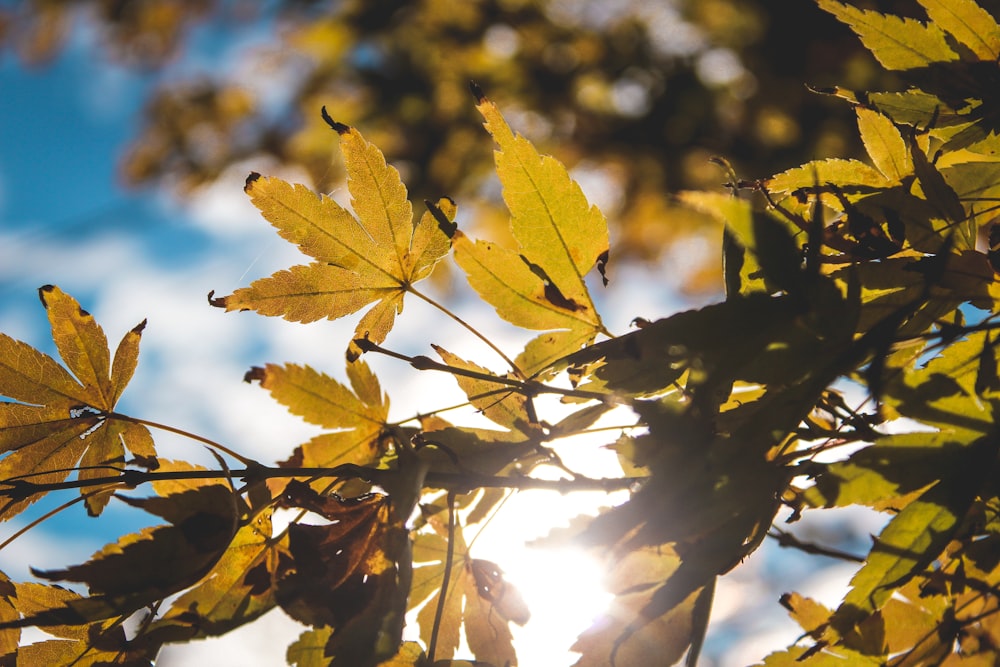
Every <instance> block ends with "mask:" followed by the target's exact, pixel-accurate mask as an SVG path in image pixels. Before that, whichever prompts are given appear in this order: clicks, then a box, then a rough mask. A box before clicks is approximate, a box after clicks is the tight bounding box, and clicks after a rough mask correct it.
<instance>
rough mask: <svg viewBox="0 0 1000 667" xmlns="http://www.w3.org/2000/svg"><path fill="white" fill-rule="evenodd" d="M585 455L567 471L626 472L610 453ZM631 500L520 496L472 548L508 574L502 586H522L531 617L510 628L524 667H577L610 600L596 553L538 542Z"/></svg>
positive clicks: (574, 495) (600, 450)
mask: <svg viewBox="0 0 1000 667" xmlns="http://www.w3.org/2000/svg"><path fill="white" fill-rule="evenodd" d="M585 449H586V450H589V451H586V452H585V454H584V457H585V458H586V461H573V463H572V464H571V465H570V467H571V468H572V469H573V470H576V471H578V472H580V473H581V474H587V475H592V476H614V475H620V474H621V470H620V467H619V466H618V462H617V458H616V456H615V454H614V453H613V452H611V451H609V450H607V449H603V448H598V447H593V448H591V447H580V448H578V449H577V451H578V452H581V453H583V451H584V450H585ZM571 458H576V457H571ZM567 463H569V462H568V461H567ZM547 472H548V471H547V470H544V469H540V470H537V471H535V473H534V475H535V476H538V477H542V476H545V477H548V476H550V475H547V474H546V473H547ZM551 476H553V477H554V476H557V475H555V474H553V475H551ZM627 495H628V494H627V492H625V491H622V492H616V493H613V494H610V495H609V494H606V493H604V492H577V493H570V494H567V495H559V494H557V493H555V492H552V491H522V492H517V493H514V494H513V495H512V496H511V497H509V498H508V499H507V501H506V502H505V503H504V504H503V506H502V507H501V508H500V509H499V510H498V511H497V513H496V514H495V515H494V516H493V518H492V519H491V520H490V521H489V522H488V523H487V524H486V525H485V526H484V527H483V528H482V530H481V531H480V532H479V534H478V535H477V536H476V537H475V539H474V541H473V542H472V543H471V545H470V550H469V552H470V555H471V556H472V557H473V558H484V559H488V560H490V561H493V562H494V563H496V564H497V565H498V566H499V567H500V568H501V569H502V570H503V573H504V578H505V581H506V582H507V583H508V585H512V586H515V587H516V588H517V590H518V591H519V592H520V594H521V596H522V597H523V599H524V601H525V603H526V604H527V606H528V609H529V611H530V612H531V619H530V620H529V621H528V622H527V623H525V624H524V625H523V626H520V627H519V626H515V625H513V624H511V631H512V633H513V635H514V642H515V646H517V651H518V659H519V662H520V663H521V664H524V665H553V666H554V667H558V666H560V665H566V666H569V665H572V664H574V663H575V662H576V661H577V659H578V658H579V655H578V654H576V653H573V652H572V651H570V650H569V649H570V647H571V646H572V645H573V643H574V642H575V641H576V638H577V637H578V636H579V634H580V633H581V632H583V631H584V630H586V629H587V628H588V627H590V625H591V624H592V623H593V621H594V620H595V618H597V617H598V616H600V615H601V613H602V612H604V611H605V609H606V608H607V606H608V604H609V602H610V601H611V599H612V595H611V594H609V593H608V592H607V591H606V590H605V589H604V586H603V579H604V568H603V566H602V564H601V562H600V559H599V555H600V554H599V553H596V552H588V551H587V550H585V549H584V548H582V547H579V546H575V545H573V544H572V543H569V544H564V543H563V541H562V540H558V541H557V540H549V541H547V540H545V539H540V538H544V537H545V536H546V535H548V534H549V533H550V531H552V530H553V529H556V530H558V529H559V528H563V527H566V526H567V525H569V524H570V523H571V521H573V520H574V519H575V518H577V517H579V516H581V515H594V514H596V513H597V511H598V510H599V509H600V508H601V507H608V506H610V505H616V504H619V503H621V502H623V501H624V500H625V499H626V498H627ZM469 532H470V533H471V532H472V530H471V527H470V530H469ZM467 537H471V535H469V534H467ZM547 542H548V543H547ZM557 542H558V543H557Z"/></svg>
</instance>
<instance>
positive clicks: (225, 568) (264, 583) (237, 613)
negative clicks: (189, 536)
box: [147, 509, 288, 642]
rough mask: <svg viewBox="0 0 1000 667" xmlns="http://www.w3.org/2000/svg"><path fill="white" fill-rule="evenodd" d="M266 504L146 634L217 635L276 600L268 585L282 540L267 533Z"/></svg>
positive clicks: (283, 545)
mask: <svg viewBox="0 0 1000 667" xmlns="http://www.w3.org/2000/svg"><path fill="white" fill-rule="evenodd" d="M271 514H272V510H271V509H267V510H265V511H263V512H262V513H260V514H258V515H257V516H256V517H255V518H254V519H253V520H252V521H251V522H250V523H248V524H246V525H244V526H242V527H241V528H240V529H239V530H238V531H237V533H236V535H235V536H234V537H233V540H232V543H231V544H230V545H229V548H228V549H226V551H225V553H224V554H223V555H222V557H221V558H220V559H219V561H218V562H217V563H216V564H215V566H214V567H213V568H212V570H211V571H210V572H209V573H208V574H207V575H206V576H205V578H204V579H202V581H201V582H199V583H198V585H197V586H195V587H194V588H191V589H189V590H187V591H185V592H184V594H183V595H181V596H180V597H179V598H177V599H176V600H174V602H173V604H171V606H170V609H168V610H167V611H166V613H165V614H163V615H162V616H161V617H160V618H158V619H157V620H156V621H154V622H153V623H152V625H151V626H150V628H149V630H147V634H148V635H150V636H154V637H163V638H164V640H167V641H171V642H177V641H189V640H192V639H200V638H203V637H210V636H216V635H221V634H224V633H226V632H229V631H230V630H233V629H235V628H237V627H239V626H241V625H244V624H246V623H249V622H251V621H253V620H255V619H256V618H258V617H259V616H261V615H262V614H264V613H265V612H267V611H269V610H270V609H272V608H273V607H274V606H275V605H276V600H275V598H274V588H273V585H272V581H273V577H274V574H275V572H276V570H277V567H278V562H279V559H280V558H281V556H282V554H287V548H288V545H287V540H286V539H281V540H275V539H273V538H272V536H271Z"/></svg>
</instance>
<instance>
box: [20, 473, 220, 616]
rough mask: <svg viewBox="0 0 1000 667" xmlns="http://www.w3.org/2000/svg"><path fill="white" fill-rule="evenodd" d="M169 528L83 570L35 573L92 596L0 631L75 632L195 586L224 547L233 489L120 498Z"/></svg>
mask: <svg viewBox="0 0 1000 667" xmlns="http://www.w3.org/2000/svg"><path fill="white" fill-rule="evenodd" d="M122 500H124V501H125V502H126V503H128V504H129V505H132V506H134V507H138V508H140V509H142V510H145V511H146V512H149V513H150V514H155V515H157V516H160V517H162V518H164V519H167V520H168V521H169V522H170V523H169V524H168V525H161V526H155V527H151V528H144V529H143V530H141V531H140V532H138V533H136V534H134V535H126V536H124V537H122V538H120V539H119V541H118V542H117V543H115V544H109V545H107V546H106V547H104V549H102V550H101V551H99V552H97V553H96V554H94V555H93V557H92V558H91V559H90V560H89V561H88V562H86V563H83V564H81V565H73V566H70V567H67V568H64V569H62V570H46V571H40V570H34V569H32V573H33V574H34V575H35V576H37V577H41V578H44V579H49V580H61V581H75V582H81V583H85V584H87V586H88V587H89V589H90V592H91V595H90V597H86V598H79V599H73V600H68V601H65V602H63V603H61V604H59V605H56V604H53V605H50V606H49V607H48V608H47V609H41V610H38V611H36V612H35V613H30V612H29V610H27V609H26V608H25V607H24V605H19V606H18V608H19V610H20V611H21V612H22V613H24V614H25V617H24V618H22V619H20V620H17V621H12V622H5V623H0V628H4V627H26V626H40V627H52V626H79V625H84V624H87V623H92V622H94V621H101V620H104V619H108V618H112V617H116V616H117V617H125V616H128V615H130V614H131V613H133V612H134V611H136V610H137V609H140V608H142V607H144V606H146V605H149V604H152V603H154V602H157V601H159V600H162V599H164V598H165V597H167V596H168V595H171V594H173V593H176V592H177V591H180V590H183V589H185V588H187V587H188V586H191V585H193V584H194V583H196V582H197V581H198V580H199V579H201V578H202V577H203V576H205V574H206V573H208V572H209V571H210V570H211V568H212V567H213V566H214V565H215V563H216V561H218V560H219V558H220V557H221V556H222V554H223V553H224V552H225V551H226V549H227V548H228V547H229V545H230V542H231V541H232V539H233V536H234V535H235V534H236V532H237V528H238V523H239V514H240V506H239V503H238V501H237V498H236V496H235V495H234V493H233V491H232V489H230V488H229V487H228V486H224V485H221V484H206V485H203V486H201V487H199V488H196V489H191V490H188V491H184V492H182V493H177V494H173V495H170V496H166V497H160V496H154V497H151V498H122Z"/></svg>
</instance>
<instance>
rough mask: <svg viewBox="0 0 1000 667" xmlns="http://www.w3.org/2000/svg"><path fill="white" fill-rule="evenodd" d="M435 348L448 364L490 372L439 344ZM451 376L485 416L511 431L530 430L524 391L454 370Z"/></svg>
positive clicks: (485, 372)
mask: <svg viewBox="0 0 1000 667" xmlns="http://www.w3.org/2000/svg"><path fill="white" fill-rule="evenodd" d="M434 349H435V351H437V353H438V354H439V355H441V359H442V360H444V362H445V363H446V364H448V365H449V366H454V367H455V368H461V369H463V370H468V371H473V372H476V373H480V374H482V375H490V374H491V373H490V371H489V369H486V368H483V367H482V366H478V365H476V364H473V363H471V362H468V361H465V360H463V359H461V358H459V357H458V356H456V355H454V354H452V353H451V352H448V351H447V350H445V349H444V348H442V347H441V346H439V345H435V346H434ZM454 377H455V380H456V382H458V386H459V387H461V388H462V391H464V392H465V395H466V396H468V397H469V402H470V403H471V404H472V406H473V407H475V408H476V409H478V410H479V411H480V412H481V413H482V414H483V415H484V416H486V417H487V418H488V419H490V420H492V421H493V422H494V423H496V424H499V425H500V426H503V427H505V428H508V429H510V430H512V431H521V432H524V433H528V432H530V431H531V428H530V420H529V419H528V413H527V410H526V408H525V403H526V399H525V397H524V395H523V394H521V393H519V392H516V391H514V390H513V389H512V388H511V387H510V386H509V385H505V384H500V383H496V382H490V381H488V380H485V379H478V378H472V377H468V376H466V375H459V374H456V375H455V376H454Z"/></svg>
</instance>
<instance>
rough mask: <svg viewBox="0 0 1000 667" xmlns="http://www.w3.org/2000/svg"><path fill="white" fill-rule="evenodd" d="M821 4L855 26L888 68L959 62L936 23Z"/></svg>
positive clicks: (824, 0) (829, 0)
mask: <svg viewBox="0 0 1000 667" xmlns="http://www.w3.org/2000/svg"><path fill="white" fill-rule="evenodd" d="M818 4H819V6H820V7H821V8H822V9H825V10H826V11H828V12H830V13H831V14H833V15H834V16H836V17H837V18H838V19H840V20H841V21H843V22H844V23H846V24H848V25H849V26H851V29H853V30H854V32H856V33H857V34H858V37H860V38H861V41H862V42H863V43H864V45H865V46H866V47H868V50H870V51H871V52H872V54H873V55H874V56H875V57H876V58H877V59H878V61H879V62H880V63H881V64H882V66H883V67H885V68H886V69H890V70H905V69H913V68H916V67H926V66H928V65H930V64H932V63H937V62H947V61H950V60H957V59H958V55H957V54H956V53H955V52H954V51H952V50H951V47H949V46H948V43H947V41H946V40H945V34H944V32H943V31H942V30H941V29H940V28H939V27H938V26H936V25H934V24H933V23H931V24H924V23H921V22H920V21H916V20H914V19H909V18H902V17H899V16H893V15H891V14H890V15H886V14H879V13H878V12H873V11H869V10H865V9H858V8H857V7H852V6H850V5H846V4H843V3H840V2H837V1H836V0H818Z"/></svg>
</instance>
